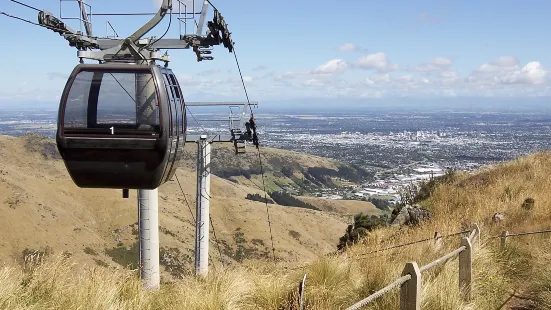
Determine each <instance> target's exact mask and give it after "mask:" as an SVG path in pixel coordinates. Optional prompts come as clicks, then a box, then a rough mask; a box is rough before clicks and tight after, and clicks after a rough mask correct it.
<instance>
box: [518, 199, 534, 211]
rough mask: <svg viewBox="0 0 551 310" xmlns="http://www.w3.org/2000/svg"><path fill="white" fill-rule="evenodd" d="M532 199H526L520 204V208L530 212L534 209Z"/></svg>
mask: <svg viewBox="0 0 551 310" xmlns="http://www.w3.org/2000/svg"><path fill="white" fill-rule="evenodd" d="M534 203H535V201H534V198H526V199H525V200H524V202H523V203H522V206H521V207H522V208H523V209H524V210H532V209H533V208H534Z"/></svg>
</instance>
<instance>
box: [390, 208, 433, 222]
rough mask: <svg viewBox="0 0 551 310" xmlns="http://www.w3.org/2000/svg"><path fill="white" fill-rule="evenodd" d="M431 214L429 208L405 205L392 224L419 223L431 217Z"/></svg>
mask: <svg viewBox="0 0 551 310" xmlns="http://www.w3.org/2000/svg"><path fill="white" fill-rule="evenodd" d="M431 216H432V215H431V213H430V211H429V210H427V209H424V208H421V207H420V206H418V205H413V206H410V205H405V206H403V207H402V208H401V209H400V211H399V212H398V214H396V216H395V217H394V218H393V219H392V221H391V222H390V225H392V226H401V225H419V224H420V223H421V222H423V221H425V220H428V219H430V218H431Z"/></svg>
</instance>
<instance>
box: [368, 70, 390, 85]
mask: <svg viewBox="0 0 551 310" xmlns="http://www.w3.org/2000/svg"><path fill="white" fill-rule="evenodd" d="M390 82H391V80H390V75H389V74H388V73H384V74H374V75H372V76H370V77H368V78H366V79H365V83H366V84H368V85H374V84H389V83H390Z"/></svg>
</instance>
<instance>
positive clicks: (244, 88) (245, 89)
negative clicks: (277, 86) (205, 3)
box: [209, 2, 253, 114]
mask: <svg viewBox="0 0 551 310" xmlns="http://www.w3.org/2000/svg"><path fill="white" fill-rule="evenodd" d="M209 3H210V2H209ZM211 5H212V4H211ZM213 7H214V6H213ZM233 57H234V58H235V63H236V64H237V70H239V76H240V77H241V84H243V90H244V91H245V97H247V104H248V105H249V110H250V111H251V114H253V108H252V107H251V102H250V100H249V93H248V92H247V88H246V87H245V80H244V79H243V74H241V66H239V60H237V54H236V53H235V47H233Z"/></svg>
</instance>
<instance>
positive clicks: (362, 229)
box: [337, 213, 387, 250]
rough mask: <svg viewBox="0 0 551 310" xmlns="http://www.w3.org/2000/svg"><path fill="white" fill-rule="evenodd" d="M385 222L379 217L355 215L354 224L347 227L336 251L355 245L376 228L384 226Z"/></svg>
mask: <svg viewBox="0 0 551 310" xmlns="http://www.w3.org/2000/svg"><path fill="white" fill-rule="evenodd" d="M386 224H387V223H386V221H385V220H384V219H382V218H379V217H371V216H369V215H367V214H363V213H360V214H356V215H355V216H354V224H351V225H348V227H347V228H346V232H345V233H344V235H343V236H342V237H341V238H340V239H339V245H338V246H337V249H338V250H343V249H344V248H346V247H347V246H349V245H352V244H355V243H357V242H358V241H359V240H360V239H361V238H362V237H363V236H365V235H366V234H367V233H368V232H370V231H373V230H374V229H376V228H379V227H384V226H386Z"/></svg>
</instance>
